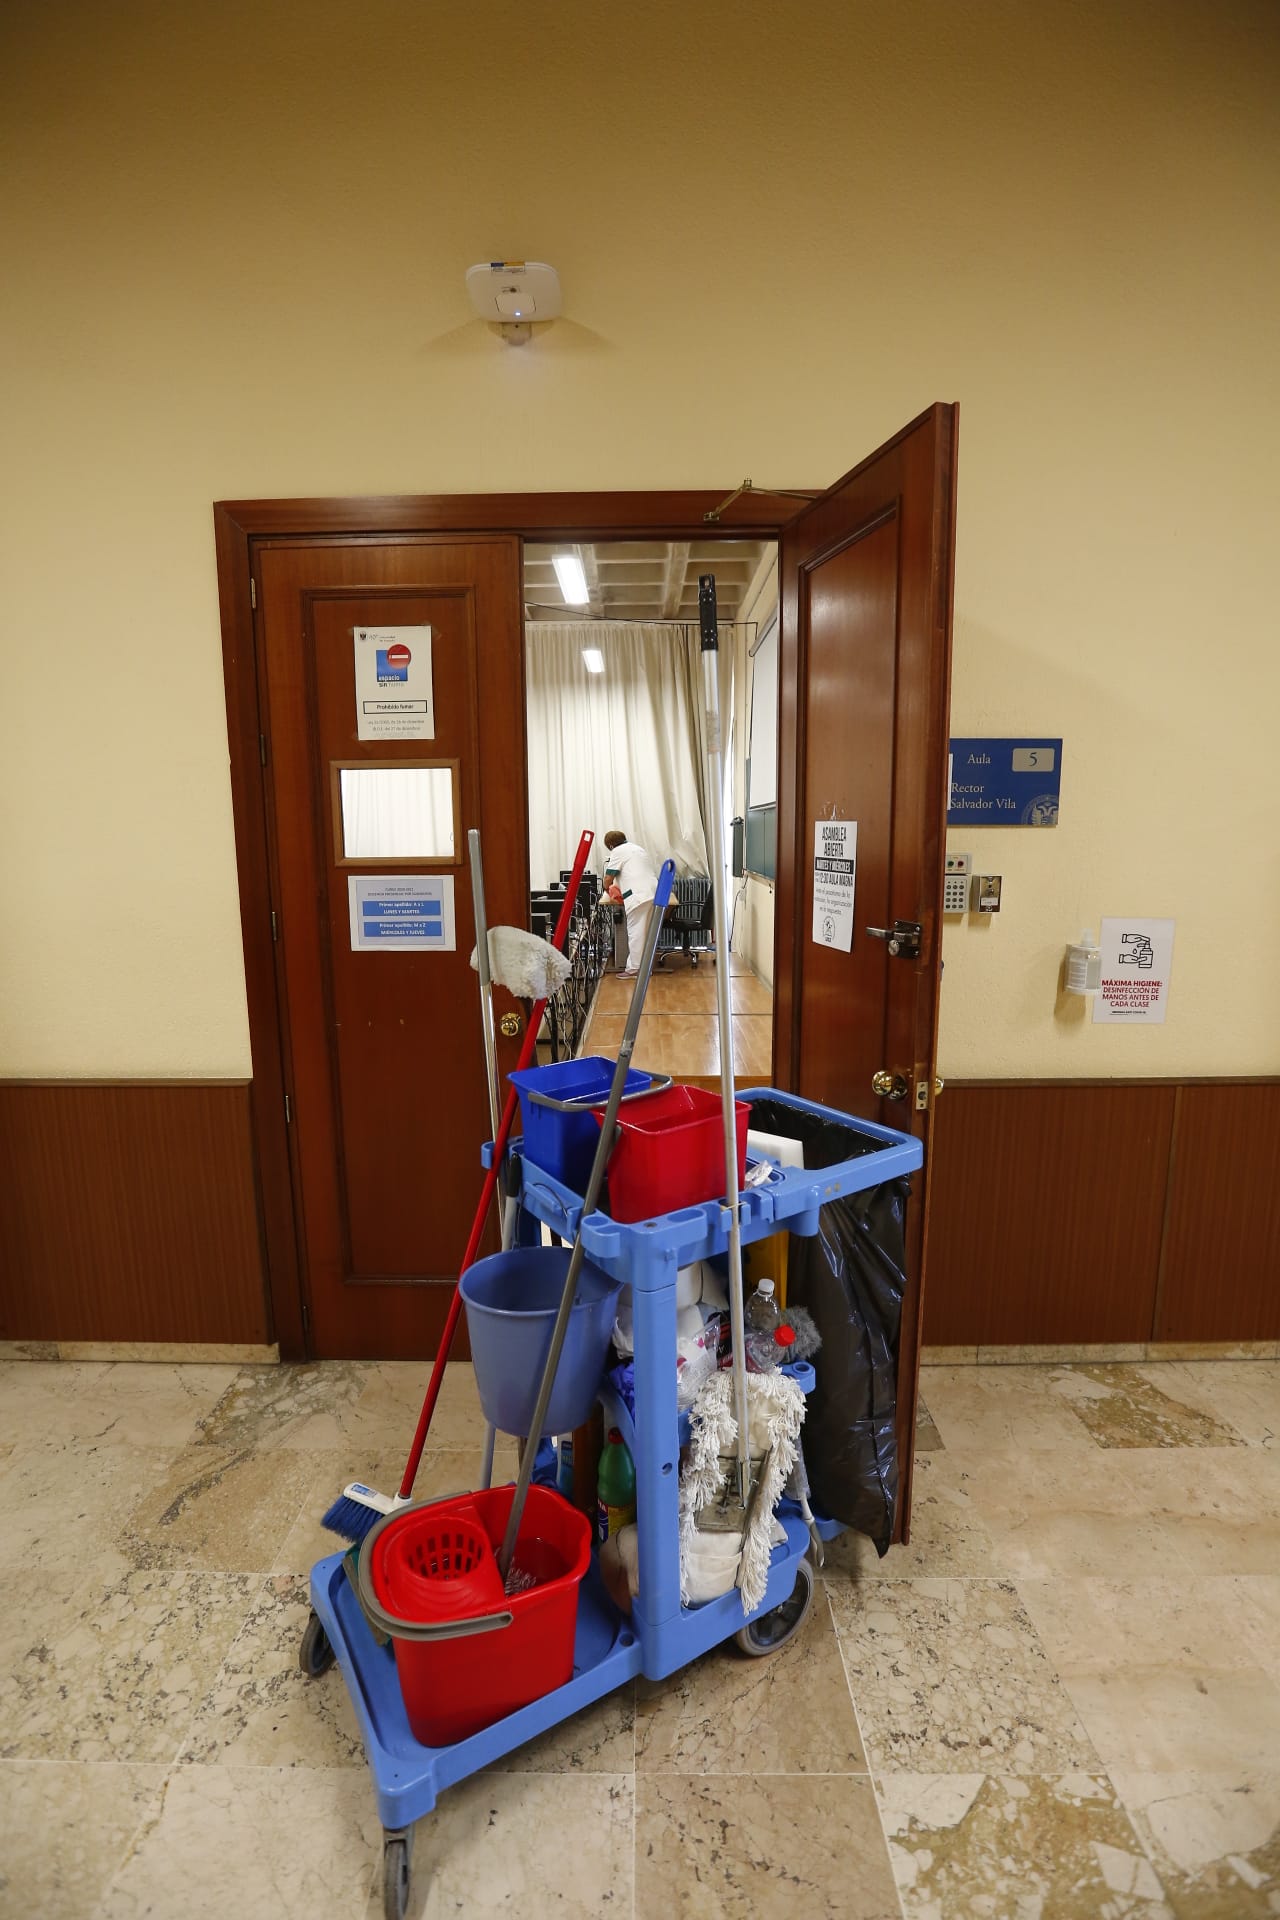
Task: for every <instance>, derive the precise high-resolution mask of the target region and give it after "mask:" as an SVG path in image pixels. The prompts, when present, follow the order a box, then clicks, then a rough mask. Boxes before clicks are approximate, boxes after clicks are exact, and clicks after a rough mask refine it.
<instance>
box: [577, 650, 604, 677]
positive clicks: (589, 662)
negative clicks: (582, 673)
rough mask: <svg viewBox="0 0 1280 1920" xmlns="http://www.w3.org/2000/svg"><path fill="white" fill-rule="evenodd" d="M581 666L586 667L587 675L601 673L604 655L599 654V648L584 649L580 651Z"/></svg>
mask: <svg viewBox="0 0 1280 1920" xmlns="http://www.w3.org/2000/svg"><path fill="white" fill-rule="evenodd" d="M582 664H583V665H584V666H585V667H586V669H587V672H588V673H603V672H604V655H603V654H602V653H601V651H600V649H599V647H584V648H583V649H582Z"/></svg>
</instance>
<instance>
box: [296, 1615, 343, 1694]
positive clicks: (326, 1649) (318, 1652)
mask: <svg viewBox="0 0 1280 1920" xmlns="http://www.w3.org/2000/svg"><path fill="white" fill-rule="evenodd" d="M336 1657H337V1656H336V1655H335V1653H334V1651H333V1648H332V1647H331V1646H330V1645H329V1636H328V1634H327V1633H326V1632H325V1630H324V1628H323V1626H322V1625H321V1624H320V1616H319V1614H318V1613H313V1614H312V1616H311V1618H310V1619H309V1620H308V1621H307V1630H306V1632H305V1633H304V1634H303V1636H302V1645H301V1647H299V1649H298V1665H299V1666H300V1667H301V1668H302V1671H303V1672H304V1673H305V1674H306V1676H307V1678H308V1680H318V1679H319V1678H320V1675H321V1674H322V1673H328V1671H329V1669H330V1667H331V1666H332V1665H333V1663H334V1660H335V1659H336Z"/></svg>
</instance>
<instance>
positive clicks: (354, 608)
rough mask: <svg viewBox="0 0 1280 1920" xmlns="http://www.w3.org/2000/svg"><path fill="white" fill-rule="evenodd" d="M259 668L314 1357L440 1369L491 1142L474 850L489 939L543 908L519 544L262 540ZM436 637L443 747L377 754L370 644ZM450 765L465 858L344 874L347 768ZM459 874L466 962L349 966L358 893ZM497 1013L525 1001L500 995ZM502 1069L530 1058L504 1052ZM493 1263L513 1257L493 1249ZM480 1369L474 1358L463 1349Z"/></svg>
mask: <svg viewBox="0 0 1280 1920" xmlns="http://www.w3.org/2000/svg"><path fill="white" fill-rule="evenodd" d="M256 559H257V567H258V572H259V578H260V583H261V608H262V611H261V644H260V667H261V677H262V693H263V707H264V711H265V713H266V715H267V732H268V737H269V750H268V765H267V782H268V797H269V811H270V814H271V827H272V835H271V838H272V852H273V863H274V873H273V897H274V898H275V899H276V900H277V902H278V909H277V910H278V916H279V927H280V941H279V946H278V949H277V952H278V981H279V989H280V997H281V1005H282V1012H283V1016H284V1017H283V1020H282V1025H283V1027H284V1031H285V1036H286V1056H287V1062H286V1078H287V1083H288V1085H289V1087H290V1106H291V1110H292V1122H291V1128H290V1145H291V1160H292V1169H293V1179H294V1191H295V1207H296V1211H297V1215H298V1220H299V1226H300V1238H301V1239H302V1241H303V1244H304V1256H305V1258H304V1265H305V1271H306V1274H307V1292H308V1303H307V1304H308V1309H309V1317H310V1341H309V1344H310V1347H311V1350H312V1351H313V1352H314V1353H315V1354H316V1355H317V1356H320V1357H324V1356H328V1355H332V1356H342V1357H362V1356H363V1357H379V1356H384V1357H396V1358H413V1357H418V1356H427V1355H430V1354H432V1353H434V1351H435V1347H436V1343H437V1338H438V1334H439V1330H440V1326H441V1324H442V1322H443V1318H444V1313H445V1310H446V1308H447V1305H448V1296H449V1292H450V1290H451V1289H452V1285H453V1282H454V1279H455V1278H456V1275H457V1269H458V1265H459V1262H460V1260H461V1257H462V1252H463V1249H464V1247H465V1244H466V1239H467V1234H468V1231H469V1229H470V1225H471V1219H472V1215H473V1211H474V1207H475V1202H476V1199H477V1198H478V1195H479V1190H480V1183H481V1179H482V1174H481V1170H480V1165H479V1147H480V1143H481V1141H482V1140H484V1139H485V1138H487V1137H488V1134H489V1131H490V1128H489V1117H488V1098H487V1093H486V1089H485V1069H484V1049H483V1043H482V1038H481V1029H480V1014H479V991H478V986H477V981H476V975H475V973H474V972H473V971H472V969H471V966H470V954H471V950H472V947H473V946H474V944H475V927H474V919H473V914H472V907H471V882H470V873H469V869H468V866H467V864H466V846H465V831H466V829H467V828H469V827H472V826H477V827H479V829H480V831H481V837H482V850H483V858H484V867H485V890H486V902H487V910H488V914H489V919H490V922H491V923H492V924H497V923H499V922H504V921H505V922H512V923H514V924H516V925H522V924H523V922H524V919H525V911H526V899H527V867H526V854H525V848H526V844H527V834H526V815H525V790H524V766H525V757H524V733H523V713H524V698H523V649H522V635H521V624H520V600H519V546H518V542H516V541H515V540H512V539H507V538H501V539H493V540H482V539H475V540H457V541H448V540H438V539H437V540H431V539H421V540H412V539H397V540H386V541H365V542H349V543H325V542H296V543H295V542H271V543H263V544H262V545H261V546H260V547H259V549H258V551H257V555H256ZM358 626H394V627H420V626H430V628H431V636H432V637H431V651H432V677H433V692H434V706H435V727H436V732H435V737H434V739H432V740H396V739H393V740H359V739H357V737H356V735H357V728H356V699H355V676H354V660H353V651H354V650H353V642H352V633H353V629H354V628H356V627H358ZM424 761H429V762H444V763H451V764H452V768H453V778H454V779H455V780H456V781H457V782H458V786H459V795H458V798H459V806H458V815H459V819H460V822H461V827H462V835H461V838H459V836H458V835H456V834H455V844H454V847H453V850H452V854H451V855H448V856H446V857H444V858H440V859H436V860H422V859H404V860H399V859H398V860H396V861H395V862H394V863H392V864H391V865H390V866H389V865H388V863H387V862H386V861H378V860H361V859H354V860H353V859H347V860H343V858H342V853H341V848H342V836H341V830H340V826H339V825H338V824H337V823H335V817H334V816H335V811H336V810H337V808H338V806H339V804H340V802H339V782H338V780H337V778H336V777H335V766H336V764H338V763H340V764H342V765H356V766H359V765H362V764H367V765H374V766H387V765H393V766H394V765H401V766H406V765H408V766H412V765H417V764H420V763H422V762H424ZM361 874H364V875H367V876H368V877H370V878H372V879H375V880H379V881H386V880H387V879H388V878H390V877H398V876H399V875H400V874H405V875H406V876H410V877H420V876H428V875H430V876H441V875H443V876H449V877H451V878H452V882H453V910H454V922H455V948H454V950H453V951H452V952H413V951H400V950H396V949H388V950H386V951H377V950H375V951H362V952H354V951H353V950H352V940H351V931H350V911H349V902H348V880H349V878H350V877H352V876H360V875H361ZM497 998H498V1001H499V1015H501V1012H502V1011H503V1010H504V1009H505V1008H506V1007H507V1006H510V1005H511V1004H513V1003H512V1002H511V1001H510V1000H509V997H508V996H506V995H505V994H504V993H502V992H501V991H499V993H498V995H497ZM499 1050H500V1067H501V1069H502V1070H503V1071H505V1070H506V1069H507V1068H509V1067H512V1066H514V1065H515V1059H516V1055H517V1053H518V1051H519V1041H518V1039H517V1040H515V1041H512V1042H507V1041H504V1040H500V1041H499ZM495 1244H496V1241H495ZM459 1351H460V1352H461V1351H462V1349H459Z"/></svg>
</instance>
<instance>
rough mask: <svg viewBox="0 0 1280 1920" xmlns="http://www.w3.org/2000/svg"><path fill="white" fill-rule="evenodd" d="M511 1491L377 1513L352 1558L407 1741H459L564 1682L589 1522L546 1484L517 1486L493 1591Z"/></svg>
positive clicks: (439, 1743) (427, 1743) (568, 1672)
mask: <svg viewBox="0 0 1280 1920" xmlns="http://www.w3.org/2000/svg"><path fill="white" fill-rule="evenodd" d="M514 1491H515V1490H514V1488H512V1487H496V1488H494V1489H492V1490H491V1491H488V1492H484V1493H464V1494H459V1495H458V1496H457V1497H456V1498H455V1499H452V1500H436V1501H433V1502H431V1503H430V1504H429V1505H427V1506H421V1507H405V1508H403V1509H402V1510H401V1511H400V1512H398V1513H392V1514H390V1515H388V1517H387V1518H386V1519H385V1520H381V1521H379V1523H378V1525H377V1526H376V1527H375V1528H374V1529H373V1531H372V1532H371V1533H370V1534H369V1536H368V1539H367V1540H366V1541H365V1544H364V1547H363V1548H362V1550H361V1553H360V1561H359V1592H360V1599H361V1603H362V1604H363V1606H364V1609H365V1612H366V1614H367V1615H368V1617H369V1619H370V1620H371V1621H372V1622H373V1624H374V1625H375V1626H376V1627H379V1628H380V1629H381V1630H382V1631H383V1632H384V1633H387V1634H389V1635H390V1637H391V1642H392V1646H393V1649H394V1652H395V1661H396V1672H397V1674H398V1676H399V1680H400V1691H401V1693H402V1695H403V1696H404V1704H405V1712H406V1714H407V1715H408V1719H409V1726H410V1729H411V1731H412V1733H413V1737H414V1739H415V1740H420V1741H421V1742H422V1743H423V1745H424V1746H428V1747H440V1746H446V1745H448V1744H451V1743H452V1742H455V1741H458V1740H466V1739H468V1738H469V1737H470V1736H471V1735H472V1734H473V1733H479V1732H480V1730H481V1728H483V1727H488V1726H492V1724H493V1722H494V1721H495V1720H502V1719H504V1718H505V1717H506V1716H507V1714H510V1713H515V1712H516V1711H517V1709H518V1708H520V1707H525V1706H528V1704H529V1702H530V1701H531V1700H538V1699H541V1697H542V1695H543V1694H544V1693H550V1692H552V1690H553V1689H554V1688H556V1687H562V1686H563V1685H564V1684H565V1682H566V1681H567V1680H569V1679H571V1678H572V1675H573V1642H574V1631H575V1627H576V1624H577V1611H578V1587H579V1585H580V1583H581V1580H582V1577H583V1575H584V1574H585V1572H586V1570H587V1567H588V1565H589V1563H590V1560H591V1523H590V1522H589V1520H588V1519H587V1518H586V1516H585V1514H581V1513H579V1512H578V1510H577V1508H576V1507H572V1506H570V1505H569V1502H568V1501H567V1500H564V1499H562V1498H561V1496H560V1495H559V1494H558V1493H555V1492H552V1491H551V1490H550V1489H549V1488H547V1487H540V1486H534V1487H530V1489H529V1497H528V1502H527V1505H526V1507H525V1511H524V1515H523V1518H522V1520H521V1525H520V1535H519V1539H518V1540H517V1542H516V1550H515V1557H514V1560H513V1563H512V1567H513V1572H515V1573H518V1574H519V1575H520V1576H521V1577H522V1578H523V1579H524V1580H526V1581H528V1582H529V1583H530V1584H529V1585H527V1586H525V1587H524V1588H522V1589H521V1590H520V1591H517V1592H513V1593H504V1592H503V1587H502V1581H501V1579H500V1577H499V1574H498V1562H497V1551H498V1548H499V1546H500V1545H501V1544H502V1536H503V1533H504V1531H505V1528H506V1524H507V1516H508V1515H509V1513H510V1511H511V1501H512V1498H513V1495H514Z"/></svg>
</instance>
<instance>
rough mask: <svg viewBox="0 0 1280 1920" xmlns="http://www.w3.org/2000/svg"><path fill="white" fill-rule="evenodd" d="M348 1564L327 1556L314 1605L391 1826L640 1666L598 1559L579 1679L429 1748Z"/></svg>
mask: <svg viewBox="0 0 1280 1920" xmlns="http://www.w3.org/2000/svg"><path fill="white" fill-rule="evenodd" d="M343 1562H344V1555H342V1554H333V1555H331V1556H330V1557H329V1558H328V1559H325V1560H320V1561H317V1563H316V1565H315V1566H314V1567H313V1568H312V1569H311V1604H312V1606H313V1607H314V1609H315V1611H316V1614H317V1615H318V1617H319V1619H320V1622H321V1624H322V1626H323V1628H324V1631H325V1634H326V1636H327V1637H328V1640H329V1644H330V1646H331V1647H332V1648H333V1650H334V1653H335V1654H336V1656H337V1661H338V1665H339V1667H340V1668H341V1670H342V1675H343V1678H344V1680H345V1681H346V1685H347V1691H348V1693H349V1694H350V1696H351V1701H352V1705H353V1706H354V1708H355V1713H356V1718H357V1720H358V1721H359V1723H360V1731H361V1734H362V1735H363V1737H364V1748H365V1757H366V1759H367V1760H368V1763H369V1768H370V1771H371V1772H372V1774H373V1780H374V1786H375V1788H376V1790H377V1796H378V1816H379V1818H380V1819H381V1821H382V1824H383V1826H384V1827H387V1828H390V1829H396V1828H400V1827H407V1826H410V1825H411V1824H412V1823H413V1822H414V1821H415V1820H420V1819H421V1818H422V1816H423V1815H424V1814H427V1813H430V1812H431V1810H432V1808H433V1807H434V1806H435V1803H436V1797H437V1795H438V1794H440V1793H441V1792H442V1791H443V1790H444V1788H445V1787H450V1786H453V1785H455V1784H456V1783H457V1782H458V1781H459V1780H465V1779H466V1778H467V1777H468V1775H470V1774H473V1773H478V1772H479V1771H480V1769H481V1768H482V1767H487V1766H489V1765H490V1764H491V1763H492V1762H493V1761H495V1760H499V1759H501V1758H502V1757H503V1756H504V1755H505V1754H508V1753H511V1752H513V1751H514V1750H515V1748H517V1747H521V1746H524V1745H525V1744H526V1743H527V1742H528V1741H530V1740H532V1739H534V1738H535V1736H536V1735H537V1734H539V1733H544V1732H545V1731H546V1730H547V1729H548V1728H549V1727H554V1726H557V1725H559V1723H560V1722H561V1721H562V1720H566V1719H567V1718H568V1717H569V1716H570V1714H573V1713H577V1712H579V1711H580V1710H581V1709H582V1708H583V1707H585V1706H589V1705H590V1704H591V1703H592V1702H593V1701H595V1700H599V1699H602V1698H603V1696H604V1695H605V1694H606V1693H611V1692H612V1691H613V1689H614V1688H615V1687H619V1686H621V1685H622V1684H623V1683H624V1682H625V1681H627V1680H629V1679H631V1678H632V1677H633V1676H634V1675H635V1674H637V1673H639V1671H640V1646H639V1641H638V1638H637V1634H636V1630H635V1628H634V1627H633V1625H632V1623H631V1622H630V1621H629V1620H627V1619H624V1617H623V1616H622V1614H620V1613H619V1612H618V1609H617V1608H616V1607H615V1606H614V1604H613V1602H612V1600H610V1598H609V1596H608V1594H607V1593H606V1592H605V1589H604V1585H603V1582H602V1581H601V1579H600V1575H599V1570H598V1568H597V1566H596V1564H595V1561H594V1560H593V1561H592V1564H591V1567H590V1568H589V1570H588V1571H587V1573H586V1575H585V1576H584V1578H583V1581H582V1585H581V1587H580V1588H579V1594H578V1620H577V1630H576V1634H575V1638H574V1649H573V1662H574V1664H573V1678H572V1679H571V1680H568V1681H566V1682H565V1684H564V1686H562V1687H556V1688H555V1689H553V1691H552V1692H551V1693H545V1694H543V1696H542V1698H541V1699H540V1700H534V1701H531V1702H530V1704H529V1705H528V1706H527V1707H521V1708H520V1710H519V1712H517V1713H513V1714H509V1715H508V1716H507V1717H506V1719H504V1720H499V1721H496V1722H495V1723H494V1725H493V1726H490V1727H484V1728H482V1729H481V1731H480V1732H479V1733H475V1734H472V1736H471V1738H470V1739H469V1740H459V1741H458V1742H457V1743H456V1744H455V1745H453V1746H447V1747H424V1746H422V1745H421V1744H420V1743H419V1742H418V1741H417V1740H415V1739H414V1737H413V1734H412V1732H411V1731H410V1728H409V1720H408V1715H407V1714H406V1712H405V1705H404V1700H403V1698H402V1696H401V1692H400V1684H399V1680H398V1679H397V1676H396V1665H395V1656H394V1654H393V1652H392V1649H391V1647H390V1646H389V1645H379V1644H378V1642H377V1641H376V1640H375V1639H374V1636H373V1633H372V1631H371V1629H370V1627H369V1624H368V1622H367V1621H366V1619H365V1617H364V1613H363V1610H362V1609H361V1606H360V1602H359V1600H358V1599H357V1597H356V1594H355V1590H354V1589H353V1587H352V1585H351V1582H350V1579H349V1578H348V1576H347V1573H346V1570H345V1567H344V1564H343Z"/></svg>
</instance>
